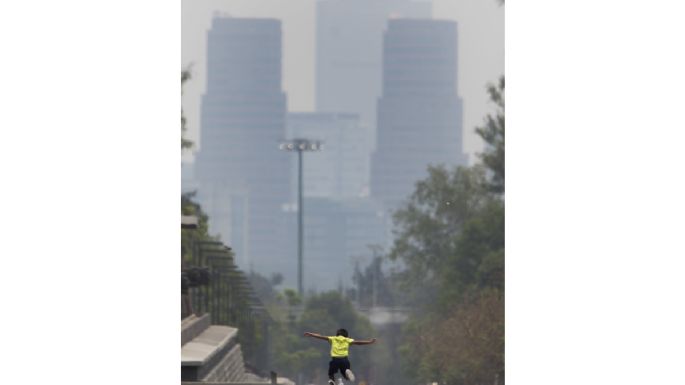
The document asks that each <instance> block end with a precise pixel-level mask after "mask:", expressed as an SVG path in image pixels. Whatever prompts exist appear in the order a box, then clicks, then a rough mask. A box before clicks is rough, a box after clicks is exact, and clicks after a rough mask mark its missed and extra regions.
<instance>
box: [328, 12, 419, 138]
mask: <svg viewBox="0 0 685 385" xmlns="http://www.w3.org/2000/svg"><path fill="white" fill-rule="evenodd" d="M394 17H413V18H429V17H431V3H430V1H415V0H319V1H317V3H316V110H317V111H318V112H346V113H355V114H358V115H359V116H360V119H361V123H362V125H363V126H366V127H367V129H368V131H367V132H368V135H369V137H370V140H371V145H372V148H373V146H374V141H375V131H374V129H375V127H374V126H375V124H376V101H377V99H378V97H379V96H380V91H381V63H382V60H381V59H382V56H381V53H382V35H383V31H384V30H385V27H386V23H387V20H388V18H394Z"/></svg>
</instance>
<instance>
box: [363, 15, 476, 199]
mask: <svg viewBox="0 0 685 385" xmlns="http://www.w3.org/2000/svg"><path fill="white" fill-rule="evenodd" d="M456 90H457V24H456V22H453V21H442V20H418V19H395V20H390V21H389V23H388V29H387V31H386V32H385V35H384V40H383V96H382V97H381V98H380V100H379V101H378V139H377V144H376V151H375V153H374V155H373V157H372V164H371V195H372V196H373V197H375V198H377V199H379V200H380V201H381V202H382V203H383V205H384V206H385V209H386V210H394V209H397V208H398V207H399V205H400V204H401V202H402V201H403V200H405V199H407V198H408V197H409V196H410V195H411V193H412V192H413V190H414V184H415V183H416V182H417V181H419V180H421V179H424V178H425V177H426V176H428V173H427V171H426V168H427V167H428V165H429V164H433V165H438V164H444V165H447V166H455V165H466V157H465V156H464V154H463V152H462V101H461V98H460V97H459V96H458V95H457V92H456Z"/></svg>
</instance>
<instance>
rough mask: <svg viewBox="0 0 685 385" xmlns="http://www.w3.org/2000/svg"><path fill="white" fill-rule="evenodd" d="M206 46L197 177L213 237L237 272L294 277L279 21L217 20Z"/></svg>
mask: <svg viewBox="0 0 685 385" xmlns="http://www.w3.org/2000/svg"><path fill="white" fill-rule="evenodd" d="M207 44H208V47H207V91H206V94H205V95H204V96H203V98H202V111H201V136H200V151H199V152H198V154H197V160H196V167H197V169H196V171H197V172H196V177H197V180H198V183H199V186H200V187H199V192H198V198H199V199H200V202H201V203H202V205H203V208H204V209H205V211H206V212H207V213H208V214H209V217H210V232H211V233H219V234H220V235H221V238H222V240H223V241H224V242H225V243H227V244H229V245H231V247H233V249H234V251H235V252H236V257H237V262H238V264H239V265H240V267H242V268H245V269H246V268H254V269H255V270H257V271H260V272H263V273H265V274H268V273H269V272H274V271H281V272H283V273H284V275H286V276H290V275H292V274H294V272H295V270H294V269H295V268H294V267H293V265H294V264H293V261H292V260H288V259H287V258H284V257H283V250H285V245H286V243H285V242H286V238H285V237H286V230H285V222H284V221H285V215H284V214H283V210H282V206H283V205H284V204H285V203H287V202H288V199H289V193H290V178H289V171H290V169H289V160H290V159H289V155H288V154H286V153H284V152H282V151H280V150H279V148H278V144H279V141H280V140H282V139H283V137H284V133H285V113H286V96H285V94H284V93H283V92H282V90H281V23H280V21H278V20H275V19H242V18H230V17H227V18H224V17H215V18H214V19H213V20H212V25H211V29H210V30H209V32H208V36H207ZM290 270H292V272H291V271H290Z"/></svg>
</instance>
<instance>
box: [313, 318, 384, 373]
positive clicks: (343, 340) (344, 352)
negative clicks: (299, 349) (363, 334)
mask: <svg viewBox="0 0 685 385" xmlns="http://www.w3.org/2000/svg"><path fill="white" fill-rule="evenodd" d="M304 336H305V337H314V338H318V339H320V340H326V341H328V342H330V344H331V362H330V363H329V364H328V384H329V385H336V384H335V372H337V371H338V370H339V371H340V373H341V374H342V377H343V378H345V379H346V380H348V381H354V373H352V370H351V369H350V361H349V359H348V358H347V356H348V349H349V347H350V345H369V344H372V343H374V342H376V339H375V338H372V339H370V340H367V341H365V340H354V339H352V338H349V337H348V335H347V330H345V329H338V331H337V332H335V336H330V337H327V336H322V335H321V334H317V333H310V332H306V333H304ZM338 385H342V379H340V381H338Z"/></svg>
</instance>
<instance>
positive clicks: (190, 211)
mask: <svg viewBox="0 0 685 385" xmlns="http://www.w3.org/2000/svg"><path fill="white" fill-rule="evenodd" d="M195 195H196V193H195V192H194V191H193V192H188V193H185V194H181V215H194V216H196V217H197V219H198V226H197V229H192V230H188V229H182V230H181V255H182V256H183V258H184V259H187V258H188V257H190V255H191V253H192V245H193V244H194V243H195V242H197V241H216V240H218V237H216V236H211V235H210V234H209V224H208V221H209V217H208V216H207V213H205V212H204V211H203V210H202V207H201V206H200V204H199V203H197V202H196V201H195V200H194V198H195Z"/></svg>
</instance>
